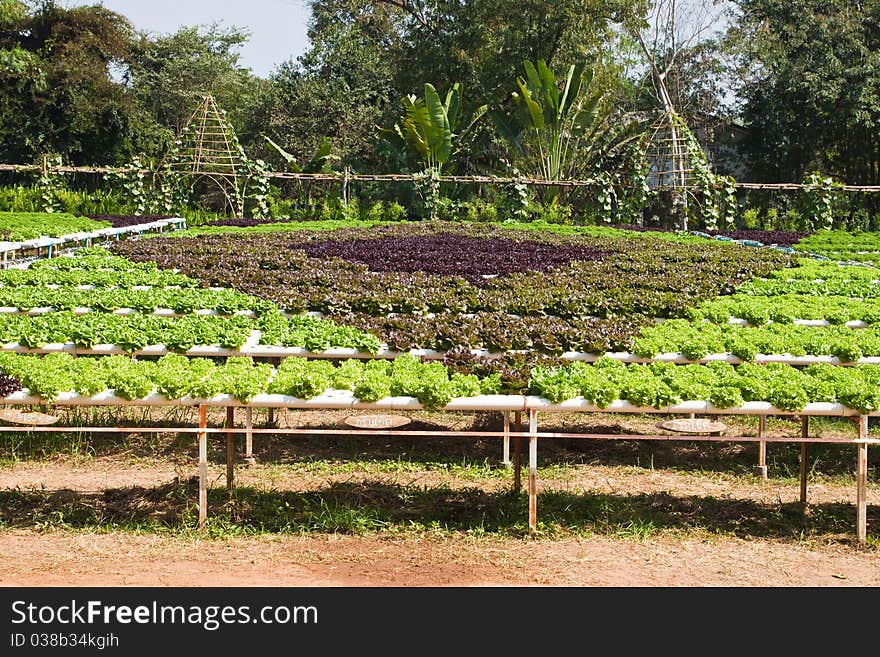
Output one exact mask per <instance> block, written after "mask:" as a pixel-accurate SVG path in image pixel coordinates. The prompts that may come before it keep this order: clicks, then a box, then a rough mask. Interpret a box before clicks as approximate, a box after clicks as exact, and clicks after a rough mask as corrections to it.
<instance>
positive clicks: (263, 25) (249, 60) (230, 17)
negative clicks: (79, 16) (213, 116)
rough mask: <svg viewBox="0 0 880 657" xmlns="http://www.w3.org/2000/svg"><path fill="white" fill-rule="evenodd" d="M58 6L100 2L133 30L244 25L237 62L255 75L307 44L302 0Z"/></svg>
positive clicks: (139, 0) (144, 0)
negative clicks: (245, 33) (244, 35)
mask: <svg viewBox="0 0 880 657" xmlns="http://www.w3.org/2000/svg"><path fill="white" fill-rule="evenodd" d="M58 4H59V5H62V6H66V7H74V6H81V5H95V4H101V5H104V6H105V7H106V8H107V9H110V10H111V11H115V12H117V13H120V14H122V15H123V16H125V17H126V18H128V19H129V21H131V23H132V24H133V25H134V26H135V28H136V29H137V30H140V31H144V32H149V33H152V34H170V33H173V32H176V31H177V30H178V28H180V27H181V26H184V25H187V26H192V25H210V24H211V23H219V24H220V25H223V26H225V27H238V28H245V29H247V30H248V31H249V32H250V35H251V36H250V40H249V41H248V43H247V44H245V45H244V46H242V48H241V50H240V54H241V59H240V62H241V64H242V66H245V67H247V68H250V69H251V70H252V71H253V72H254V73H255V74H256V75H259V76H260V77H268V76H269V74H270V73H271V72H272V71H273V69H274V68H275V67H276V66H277V65H278V64H281V63H282V62H285V61H287V60H288V59H292V58H296V57H298V56H299V55H301V54H303V53H304V52H305V50H306V47H307V46H308V38H307V37H306V28H307V23H308V18H309V11H308V7H307V6H306V3H305V0H59V2H58Z"/></svg>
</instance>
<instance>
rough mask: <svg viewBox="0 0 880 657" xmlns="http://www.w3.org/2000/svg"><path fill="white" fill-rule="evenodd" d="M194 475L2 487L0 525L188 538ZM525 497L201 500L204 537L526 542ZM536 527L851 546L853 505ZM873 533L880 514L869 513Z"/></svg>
mask: <svg viewBox="0 0 880 657" xmlns="http://www.w3.org/2000/svg"><path fill="white" fill-rule="evenodd" d="M197 490H198V484H197V481H196V480H195V479H192V480H189V481H179V480H175V481H173V482H169V483H167V484H163V485H160V486H156V487H150V488H140V487H134V488H117V489H108V490H105V491H101V492H95V493H91V492H88V493H85V492H76V491H72V490H58V491H50V490H20V489H12V490H9V489H7V490H3V491H0V524H2V525H3V526H5V527H17V528H29V529H34V528H37V529H52V528H65V529H87V530H98V531H100V530H111V529H130V530H149V531H157V530H158V531H170V532H189V531H192V530H193V528H194V527H195V500H196V499H197V497H198V495H197ZM526 507H527V505H526V497H525V495H524V494H523V493H513V492H487V491H484V490H481V489H478V488H469V487H465V488H451V487H448V486H445V485H443V486H436V487H417V486H405V485H399V484H396V483H389V482H386V481H378V480H366V481H357V482H339V483H332V484H329V485H327V486H325V487H323V488H320V489H317V490H307V491H296V490H285V491H266V490H261V489H256V488H248V487H242V488H238V489H236V490H235V491H234V492H233V494H232V495H231V496H230V495H228V494H227V493H226V491H225V490H223V489H222V488H221V489H212V490H211V491H210V494H209V508H210V511H209V519H210V525H209V530H210V531H211V532H212V533H213V534H215V535H222V536H229V535H235V534H248V533H299V532H341V533H362V532H369V531H383V530H407V529H415V530H417V531H422V530H432V529H439V530H447V531H456V532H459V531H460V532H477V533H490V534H492V533H495V534H499V535H506V536H511V535H513V536H522V535H526V534H527V530H526V528H527V515H526ZM538 509H539V519H540V522H541V529H542V531H543V532H545V533H546V534H548V535H551V536H552V535H559V534H567V533H574V534H599V535H613V536H631V537H634V538H647V537H649V536H651V535H653V534H655V533H657V532H660V531H664V530H687V531H691V530H702V531H705V532H708V533H710V534H724V535H734V536H739V537H743V538H745V537H762V538H770V539H783V540H791V539H794V540H799V539H803V538H814V539H822V540H829V541H833V542H850V541H852V538H853V532H854V525H855V508H854V507H853V506H852V505H850V504H842V503H832V504H819V505H814V506H811V507H810V513H809V514H807V515H805V514H804V513H803V511H802V510H801V508H800V506H799V505H798V504H796V503H791V504H789V503H774V504H767V503H759V502H756V501H750V500H731V499H720V498H716V497H706V496H674V495H670V494H668V493H655V494H638V495H614V494H604V493H601V494H600V493H592V492H584V493H572V492H567V491H552V490H551V491H547V492H544V493H542V494H541V495H539V498H538ZM868 525H869V528H870V527H871V526H872V525H873V526H874V527H877V526H878V525H880V507H877V506H871V507H869V509H868Z"/></svg>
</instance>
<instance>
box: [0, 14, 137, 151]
mask: <svg viewBox="0 0 880 657" xmlns="http://www.w3.org/2000/svg"><path fill="white" fill-rule="evenodd" d="M0 7H2V8H0V158H2V159H3V160H5V161H13V162H21V161H25V162H26V161H30V160H32V159H33V158H35V157H36V156H38V155H40V154H42V153H47V152H52V153H62V154H64V155H65V156H66V157H67V158H68V159H69V160H70V161H72V162H80V163H92V162H107V161H110V162H115V161H120V160H121V159H124V158H126V157H128V156H129V155H130V154H131V150H132V134H131V117H132V114H133V112H134V107H133V103H132V101H131V98H130V97H129V95H128V94H127V93H126V90H125V88H124V87H123V86H122V85H121V84H119V83H118V82H116V81H114V80H113V78H112V75H111V72H112V70H113V69H114V67H115V68H120V67H124V66H127V65H128V63H129V62H130V60H131V46H132V43H133V37H134V30H133V28H132V26H131V24H130V23H129V22H128V21H127V20H126V19H125V18H124V17H123V16H121V15H119V14H116V13H113V12H111V11H108V10H107V9H105V8H103V7H101V6H90V7H76V8H73V9H64V8H62V7H61V6H59V5H56V4H55V3H53V2H44V3H42V4H40V5H39V6H37V7H36V8H35V9H34V10H33V11H29V10H28V8H27V7H26V6H25V5H24V4H23V3H21V2H18V1H17V0H2V5H0Z"/></svg>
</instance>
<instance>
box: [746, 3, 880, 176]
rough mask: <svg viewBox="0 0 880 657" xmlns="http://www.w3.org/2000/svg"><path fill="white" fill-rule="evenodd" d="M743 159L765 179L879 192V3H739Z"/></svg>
mask: <svg viewBox="0 0 880 657" xmlns="http://www.w3.org/2000/svg"><path fill="white" fill-rule="evenodd" d="M737 4H738V7H739V11H740V17H739V19H738V21H737V22H736V23H735V25H734V30H733V33H732V36H733V37H734V38H735V39H736V42H737V43H738V44H739V45H740V47H741V49H742V52H743V71H744V78H745V84H744V86H743V88H742V89H741V94H742V98H743V101H744V108H743V114H744V118H745V119H746V121H747V122H748V123H749V125H750V126H751V133H750V135H751V136H750V140H749V144H748V147H749V153H750V155H751V160H752V164H753V166H754V169H755V172H756V173H757V174H759V175H761V176H762V177H763V178H765V179H768V180H782V181H786V180H800V179H801V178H802V177H803V176H804V174H805V173H806V172H808V171H810V170H813V169H820V170H822V171H823V172H825V173H827V174H832V175H835V176H838V177H839V178H841V179H843V180H846V181H847V182H849V183H853V184H873V185H877V184H880V129H878V128H880V1H878V0H860V1H859V2H852V1H851V0H740V1H739V2H738V3H737Z"/></svg>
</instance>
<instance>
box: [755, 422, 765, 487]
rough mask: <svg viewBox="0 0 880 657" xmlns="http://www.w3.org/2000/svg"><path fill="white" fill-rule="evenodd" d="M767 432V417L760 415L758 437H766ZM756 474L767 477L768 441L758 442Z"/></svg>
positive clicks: (763, 477)
mask: <svg viewBox="0 0 880 657" xmlns="http://www.w3.org/2000/svg"><path fill="white" fill-rule="evenodd" d="M766 433H767V418H766V416H764V415H761V416H759V417H758V438H759V439H762V438H764V436H765V434H766ZM755 476H756V477H761V479H767V441H766V440H759V442H758V465H757V466H756V467H755Z"/></svg>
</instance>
